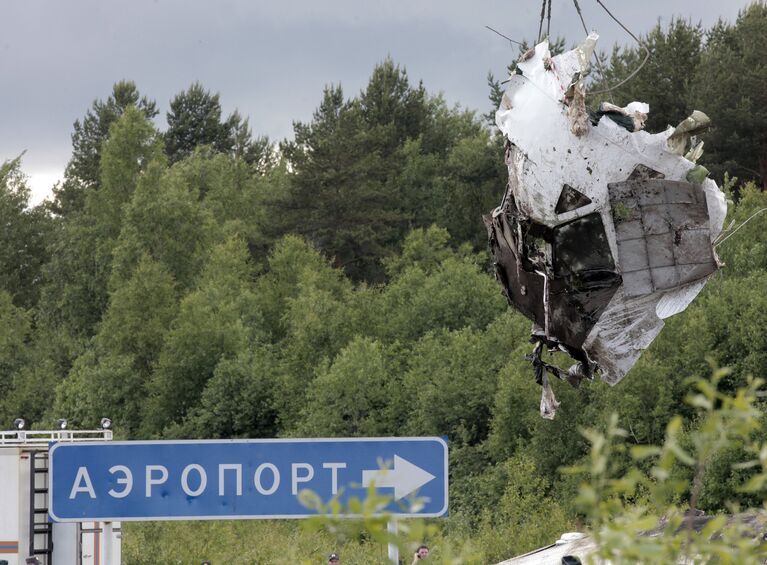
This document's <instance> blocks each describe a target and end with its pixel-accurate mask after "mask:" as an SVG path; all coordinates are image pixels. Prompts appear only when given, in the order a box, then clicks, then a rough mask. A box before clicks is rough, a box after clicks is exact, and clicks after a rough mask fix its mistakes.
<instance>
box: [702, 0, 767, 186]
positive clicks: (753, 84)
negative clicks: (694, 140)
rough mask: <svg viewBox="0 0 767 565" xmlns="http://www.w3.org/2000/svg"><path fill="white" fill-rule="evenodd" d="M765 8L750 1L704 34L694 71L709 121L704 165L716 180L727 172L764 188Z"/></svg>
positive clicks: (766, 172) (766, 163) (766, 102)
mask: <svg viewBox="0 0 767 565" xmlns="http://www.w3.org/2000/svg"><path fill="white" fill-rule="evenodd" d="M766 34H767V4H765V3H764V2H762V1H758V2H753V3H752V4H750V5H749V6H747V7H746V8H744V9H743V10H742V11H741V12H740V13H739V14H738V18H737V20H736V21H735V24H734V25H732V24H729V23H726V22H724V21H721V20H720V21H719V22H718V23H717V24H716V25H714V26H713V27H712V28H711V29H710V30H709V31H708V33H707V36H706V40H707V41H706V50H705V52H704V54H703V56H702V59H701V63H700V65H699V66H698V68H697V69H696V71H697V72H696V75H695V82H694V96H695V104H696V105H697V106H699V107H700V108H701V109H705V111H706V113H708V115H709V116H710V117H711V120H712V126H713V127H712V129H711V132H710V133H709V134H708V135H707V136H705V137H704V139H705V140H706V161H707V164H708V163H710V164H711V166H710V167H709V168H711V170H712V171H713V172H714V173H715V175H716V176H717V177H718V178H721V177H722V175H723V174H724V172H725V171H729V173H730V174H736V175H738V176H739V177H740V178H742V179H751V180H754V181H756V182H758V183H759V184H760V185H761V186H762V187H763V188H764V187H767V133H765V128H766V127H767V109H766V108H767V54H765V50H764V49H763V48H762V38H764V37H765V35H766Z"/></svg>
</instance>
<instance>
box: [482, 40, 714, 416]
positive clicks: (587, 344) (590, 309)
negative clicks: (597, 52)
mask: <svg viewBox="0 0 767 565" xmlns="http://www.w3.org/2000/svg"><path fill="white" fill-rule="evenodd" d="M597 37H598V36H597V35H596V34H594V33H592V34H591V35H589V36H588V37H587V39H586V41H585V42H584V43H583V44H581V45H580V46H579V47H577V48H576V49H574V50H572V51H568V52H566V53H563V54H561V55H557V56H555V57H552V56H551V54H550V52H549V45H548V42H547V41H544V42H542V43H540V44H538V45H536V46H535V47H534V48H533V49H530V50H529V51H527V52H526V53H525V54H524V55H522V57H521V58H520V60H519V61H518V62H517V65H516V70H515V73H514V74H512V76H511V77H510V79H509V80H508V88H507V89H506V92H505V93H504V95H503V98H502V101H501V104H500V107H499V108H498V111H497V112H496V124H497V125H498V128H499V129H500V131H501V132H503V134H504V135H505V137H506V140H507V141H506V164H507V166H508V171H509V183H508V187H507V190H506V192H505V194H504V197H503V201H502V202H501V205H500V206H499V207H498V208H496V209H495V210H494V211H493V212H492V214H491V215H490V216H487V217H485V223H486V225H487V229H488V235H489V239H490V248H491V251H492V254H493V258H494V264H495V270H496V276H497V278H498V280H499V281H500V283H501V284H502V285H503V292H504V294H505V296H506V297H507V299H508V301H509V303H510V304H511V305H512V306H513V307H515V308H516V309H517V310H519V311H520V312H522V313H523V314H524V315H525V316H527V317H528V318H530V319H531V320H532V321H533V329H532V338H531V341H532V342H533V343H535V348H534V350H533V352H532V354H531V355H529V356H528V359H530V361H532V363H533V366H534V368H535V373H536V379H537V381H538V383H539V384H541V386H542V387H543V395H542V399H541V415H542V416H543V417H544V418H553V417H554V414H555V412H556V409H557V407H558V405H559V403H558V402H557V401H556V399H555V398H554V394H553V391H552V389H551V386H550V384H549V379H548V375H549V374H551V375H553V376H556V377H558V378H560V379H562V380H567V381H568V382H570V384H572V385H574V386H577V385H578V384H579V383H580V381H581V380H582V379H584V378H588V379H593V378H594V376H595V375H600V376H601V378H602V379H603V380H604V381H606V382H607V383H609V384H611V385H614V384H616V383H618V382H619V381H620V380H621V379H622V378H623V377H624V376H625V375H626V373H627V372H628V371H629V369H631V367H632V366H633V365H634V363H636V361H637V359H638V358H639V356H640V355H641V353H642V351H643V350H644V349H646V348H647V347H648V346H649V345H650V343H651V342H652V341H653V340H654V339H655V337H656V336H657V335H658V334H659V333H660V331H661V329H662V328H663V323H664V322H663V320H664V319H665V318H668V317H669V316H672V315H674V314H677V313H679V312H681V311H683V310H684V309H685V308H687V306H688V305H689V304H690V302H691V301H692V300H693V299H694V298H695V296H696V295H697V294H698V293H699V292H700V291H701V289H702V288H703V285H704V284H705V282H706V279H707V278H708V277H709V276H711V275H712V274H713V273H714V272H716V271H717V269H719V268H720V266H721V265H722V264H721V262H720V261H719V259H718V257H717V255H716V253H715V251H714V248H713V242H714V240H715V238H716V237H717V236H718V235H719V233H720V232H721V230H722V224H723V223H724V218H725V214H726V212H727V207H726V204H725V199H724V195H723V193H722V191H721V190H719V188H718V187H717V185H716V183H714V181H713V180H711V179H709V178H706V174H707V171H706V169H705V168H703V167H701V166H699V165H696V163H695V161H696V160H697V159H698V158H699V157H700V155H701V153H702V143H697V144H696V143H695V136H696V135H697V134H698V133H701V132H702V131H703V130H704V129H705V128H706V126H707V125H708V118H707V117H706V115H705V114H703V113H702V112H698V111H696V112H694V113H693V114H692V115H691V116H690V117H689V118H687V119H685V120H684V121H683V122H682V123H681V124H679V126H677V127H676V128H673V127H669V128H668V129H667V130H666V131H663V132H660V133H656V134H651V133H649V132H646V131H644V130H643V127H644V122H645V120H646V118H647V114H648V112H649V107H648V105H647V104H644V103H641V102H632V103H631V104H629V105H628V106H626V107H625V108H620V107H617V106H614V105H611V104H605V103H603V104H602V105H601V106H600V108H599V110H598V111H596V112H589V111H587V109H586V107H585V94H586V91H585V82H584V80H585V76H586V74H587V72H588V69H589V59H590V58H591V56H592V54H593V50H594V46H595V44H596V40H597ZM688 146H691V147H690V148H689V151H688ZM544 348H547V349H548V350H549V351H554V350H560V351H564V352H566V353H568V354H569V355H570V356H571V357H572V358H573V359H574V360H575V361H576V363H575V364H574V365H572V366H571V367H570V368H569V369H560V368H559V367H556V366H554V365H552V364H549V363H547V362H545V361H544V360H543V359H542V352H543V349H544Z"/></svg>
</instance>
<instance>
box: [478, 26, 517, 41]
mask: <svg viewBox="0 0 767 565" xmlns="http://www.w3.org/2000/svg"><path fill="white" fill-rule="evenodd" d="M485 27H486V28H487V29H489V30H490V31H492V32H493V33H497V34H498V35H500V36H501V37H503V38H504V39H506V40H508V41H510V42H511V43H514V44H516V45H520V46H521V45H523V44H522V43H521V42H519V41H516V40H514V39H512V38H510V37H506V36H505V35H503V34H502V33H501V32H500V31H498V30H497V29H493V28H491V27H490V26H485Z"/></svg>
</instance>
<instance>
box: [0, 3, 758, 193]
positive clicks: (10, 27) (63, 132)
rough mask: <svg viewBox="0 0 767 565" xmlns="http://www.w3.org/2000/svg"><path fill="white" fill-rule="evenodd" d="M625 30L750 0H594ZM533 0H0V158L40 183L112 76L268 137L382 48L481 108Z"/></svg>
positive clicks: (562, 9) (564, 16) (529, 28)
mask: <svg viewBox="0 0 767 565" xmlns="http://www.w3.org/2000/svg"><path fill="white" fill-rule="evenodd" d="M603 2H604V4H605V5H606V6H607V7H608V8H610V9H611V10H612V11H613V13H615V14H616V16H618V17H619V18H621V19H622V20H623V21H624V22H625V23H626V24H627V25H628V26H629V28H630V29H632V30H633V31H634V32H635V33H646V32H647V31H648V30H650V29H651V28H652V27H653V26H654V25H655V23H656V22H657V21H658V20H659V19H660V21H661V23H667V22H668V21H669V20H670V19H671V18H672V17H675V16H680V17H683V18H685V19H690V20H692V21H693V22H694V23H697V22H701V23H702V24H703V25H704V26H710V25H711V24H712V23H714V22H715V21H716V20H717V19H718V18H719V17H723V18H725V19H727V20H729V21H734V19H735V17H736V16H737V13H738V11H739V10H740V9H742V8H743V7H744V6H746V5H747V4H749V3H750V0H638V1H629V0H603ZM579 3H580V5H581V8H582V10H583V13H584V17H585V20H586V23H587V24H588V26H589V27H590V28H593V29H595V30H596V31H597V32H598V33H599V34H600V36H601V38H600V42H599V45H600V47H601V48H602V49H609V48H610V47H611V46H612V45H613V44H614V43H615V42H619V43H628V42H630V38H628V37H627V36H626V35H625V33H624V32H623V31H622V30H621V29H620V28H619V27H618V26H617V25H616V24H615V23H614V22H612V21H611V20H610V19H609V18H608V17H607V16H606V15H605V13H604V12H603V11H602V9H601V8H600V7H599V6H598V4H597V3H596V0H580V2H579ZM552 14H553V17H552V22H551V34H552V36H556V35H562V36H564V37H566V38H567V40H568V44H570V43H575V42H577V41H579V40H580V39H581V38H582V37H583V35H584V34H583V30H582V28H581V25H580V21H579V20H578V19H577V13H576V11H575V8H574V7H573V3H572V1H571V0H553V5H552ZM539 15H540V1H539V0H477V1H475V2H468V1H460V0H377V1H375V2H368V1H364V0H282V1H279V2H277V1H266V0H216V1H215V2H214V1H212V0H210V1H204V2H203V1H200V0H130V1H128V0H68V1H62V0H0V26H1V27H0V30H2V31H1V32H0V97H2V104H0V160H5V159H10V158H13V157H16V156H17V155H18V154H19V153H21V152H22V151H24V150H26V155H25V156H24V159H23V168H24V170H25V172H26V173H27V174H28V175H30V184H31V186H32V188H33V191H34V195H35V196H34V200H35V201H39V200H40V199H41V198H42V197H43V196H45V195H46V194H47V193H49V192H50V188H51V186H52V185H53V183H54V182H55V181H56V180H57V179H59V178H60V177H61V175H62V173H63V170H64V166H65V165H66V162H67V160H68V159H69V154H70V150H71V146H70V135H71V132H72V123H73V122H74V121H75V120H76V119H78V118H80V117H82V116H83V115H84V113H85V112H86V110H87V109H88V108H89V107H90V105H91V103H92V102H93V100H94V99H97V98H98V99H102V98H105V97H106V96H108V95H109V92H110V90H111V86H112V84H113V83H114V82H116V81H118V80H120V79H131V80H133V81H135V82H136V83H137V85H138V87H139V89H140V90H141V92H142V93H144V94H146V95H148V96H149V97H150V98H153V99H155V100H156V101H157V102H158V104H159V107H160V110H161V113H160V116H159V117H158V126H159V127H160V128H161V129H164V128H165V119H164V116H165V112H166V111H167V109H168V102H169V100H170V99H171V98H172V97H173V96H174V95H175V94H176V93H178V92H180V91H181V90H184V89H185V88H187V87H188V86H189V84H191V83H192V82H193V81H197V80H199V81H200V82H202V84H203V85H204V86H205V87H206V88H208V89H210V90H212V91H218V92H220V94H221V102H222V105H223V107H224V110H225V112H227V113H228V112H230V111H232V110H234V109H235V108H238V109H239V110H240V112H241V113H242V114H243V115H245V116H248V117H250V123H251V126H252V128H253V131H254V133H256V134H266V135H269V136H270V137H271V138H273V139H275V140H278V139H282V138H284V137H287V136H290V135H291V134H292V122H293V120H300V121H306V120H308V119H310V118H311V115H312V112H313V111H314V109H315V107H316V106H317V104H318V103H319V101H320V97H321V95H322V88H323V86H324V85H325V84H328V83H338V82H340V83H341V84H342V85H343V87H344V91H345V93H346V94H347V96H352V95H354V94H356V93H357V92H359V90H360V89H361V88H362V87H363V86H364V85H365V83H366V82H367V80H368V78H369V77H370V73H371V71H372V69H373V66H374V65H375V64H376V63H377V62H380V61H381V60H383V59H384V58H385V57H386V56H387V55H389V56H391V57H392V59H393V60H394V61H395V62H397V63H399V64H401V65H403V66H405V67H406V69H407V71H408V74H409V76H410V78H411V79H412V80H414V81H417V80H419V79H422V80H423V81H424V85H425V86H426V88H427V89H428V90H429V91H430V92H434V93H436V92H440V91H441V92H442V93H443V94H444V96H445V98H446V99H447V100H448V101H449V102H450V103H451V104H455V103H459V104H461V105H462V106H464V107H468V108H470V109H476V110H479V111H480V112H485V111H487V109H488V104H489V103H488V101H487V92H488V91H487V84H486V76H487V72H488V71H492V72H493V73H494V74H495V75H496V76H501V75H503V74H504V72H505V68H506V65H507V64H508V62H509V61H510V60H512V58H514V56H515V55H516V49H512V48H511V47H510V46H509V43H508V42H506V41H505V40H504V39H502V38H500V37H498V36H496V35H494V34H492V33H491V32H489V31H487V30H486V29H485V28H484V26H485V25H490V26H492V27H494V28H495V29H498V30H499V31H501V32H503V33H504V34H506V35H507V36H509V37H511V38H513V39H517V40H521V39H523V38H527V39H528V40H530V39H532V38H533V36H534V35H535V33H536V32H537V27H538V18H539Z"/></svg>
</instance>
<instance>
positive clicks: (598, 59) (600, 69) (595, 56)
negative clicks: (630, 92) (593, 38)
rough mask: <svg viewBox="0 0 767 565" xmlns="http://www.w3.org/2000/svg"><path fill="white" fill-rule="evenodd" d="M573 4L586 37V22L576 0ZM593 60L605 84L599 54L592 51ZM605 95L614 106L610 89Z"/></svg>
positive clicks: (587, 31)
mask: <svg viewBox="0 0 767 565" xmlns="http://www.w3.org/2000/svg"><path fill="white" fill-rule="evenodd" d="M573 3H574V4H575V10H576V11H577V12H578V17H579V18H580V19H581V24H582V25H583V31H584V32H585V33H586V35H588V34H589V28H588V27H586V21H585V20H584V19H583V13H582V12H581V7H580V5H579V4H578V0H573ZM594 58H595V59H596V60H597V67H599V74H600V76H601V77H602V82H603V83H606V82H607V78H606V75H605V69H604V67H603V66H602V60H601V59H600V58H599V53H597V52H596V50H595V51H594ZM607 95H608V96H609V98H610V102H612V103H613V104H615V100H614V99H613V93H612V89H610V90H608V91H607Z"/></svg>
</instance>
